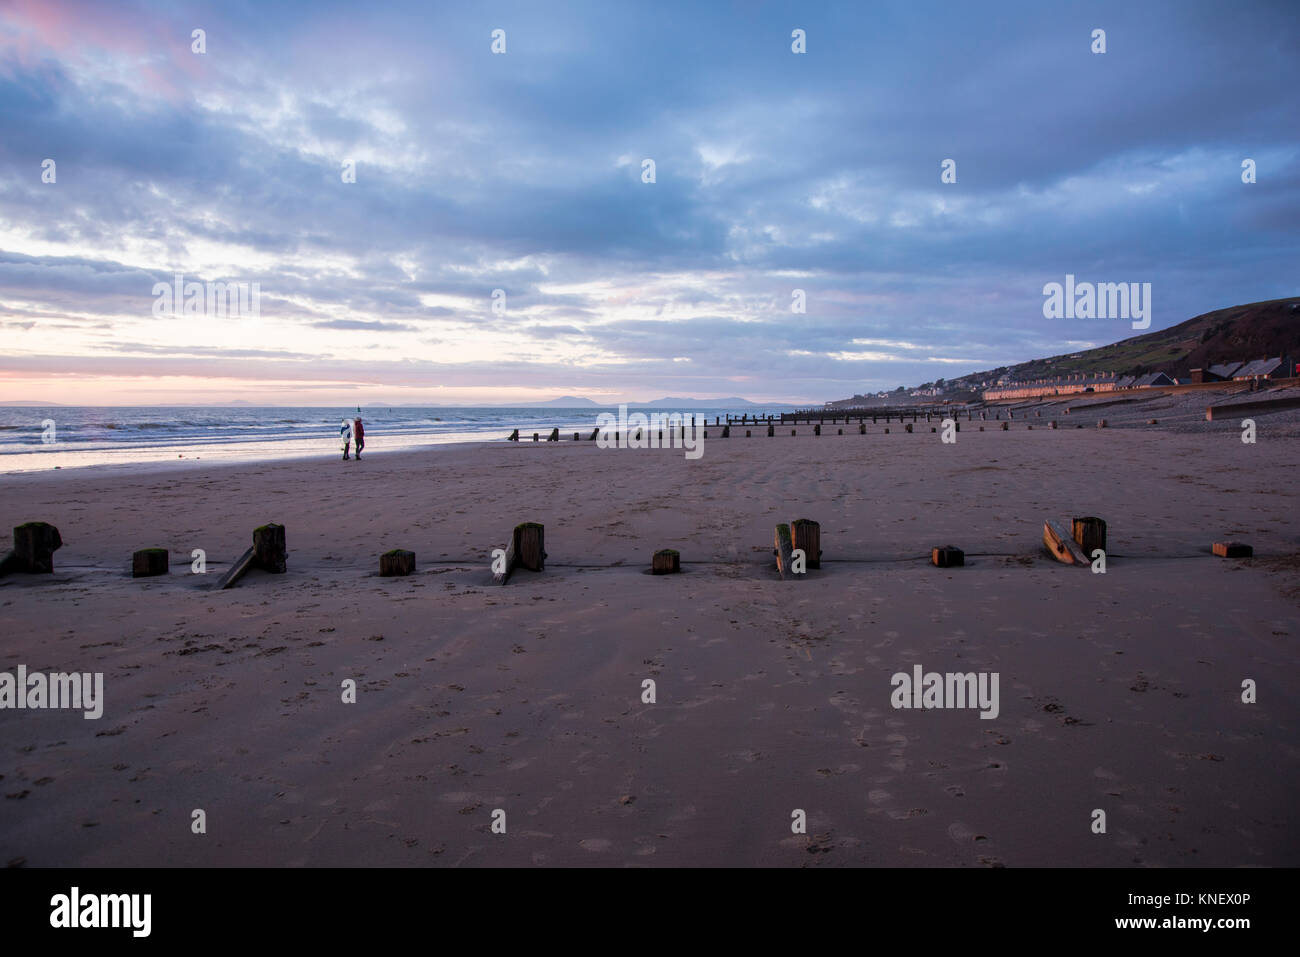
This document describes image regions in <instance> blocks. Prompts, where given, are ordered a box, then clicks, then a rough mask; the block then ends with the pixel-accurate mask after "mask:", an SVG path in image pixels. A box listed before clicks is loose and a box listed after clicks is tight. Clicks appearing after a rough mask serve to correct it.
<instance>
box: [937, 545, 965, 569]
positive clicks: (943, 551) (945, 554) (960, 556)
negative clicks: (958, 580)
mask: <svg viewBox="0 0 1300 957" xmlns="http://www.w3.org/2000/svg"><path fill="white" fill-rule="evenodd" d="M930 564H931V565H934V566H935V567H936V568H955V567H957V566H958V565H965V564H966V553H965V552H963V551H962V550H961V549H960V548H957V547H956V546H954V545H936V546H935V547H934V548H932V549H930Z"/></svg>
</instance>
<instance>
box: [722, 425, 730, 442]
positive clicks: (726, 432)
mask: <svg viewBox="0 0 1300 957" xmlns="http://www.w3.org/2000/svg"><path fill="white" fill-rule="evenodd" d="M722 437H723V438H724V439H729V438H731V426H730V425H724V426H723V427H722Z"/></svg>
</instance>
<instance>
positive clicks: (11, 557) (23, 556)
mask: <svg viewBox="0 0 1300 957" xmlns="http://www.w3.org/2000/svg"><path fill="white" fill-rule="evenodd" d="M62 547H63V537H62V536H61V535H60V534H59V530H58V529H57V528H55V527H54V526H53V525H51V524H50V523H49V522H24V523H23V524H22V525H17V526H15V527H14V550H13V551H12V552H10V553H9V554H8V555H7V556H5V558H4V560H3V561H0V574H7V573H8V572H26V573H27V574H29V575H51V574H53V573H54V553H55V552H56V551H58V550H59V549H60V548H62Z"/></svg>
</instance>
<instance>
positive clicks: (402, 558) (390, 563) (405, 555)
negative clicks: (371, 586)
mask: <svg viewBox="0 0 1300 957" xmlns="http://www.w3.org/2000/svg"><path fill="white" fill-rule="evenodd" d="M413 571H415V552H408V551H406V550H404V549H401V548H394V549H393V550H392V551H388V552H384V554H382V555H380V556H379V574H380V576H381V577H383V578H394V577H401V576H404V575H409V574H411V573H412V572H413Z"/></svg>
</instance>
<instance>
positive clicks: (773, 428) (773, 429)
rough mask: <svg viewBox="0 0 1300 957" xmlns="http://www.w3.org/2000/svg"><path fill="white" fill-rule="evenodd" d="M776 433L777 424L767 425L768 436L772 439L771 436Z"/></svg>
mask: <svg viewBox="0 0 1300 957" xmlns="http://www.w3.org/2000/svg"><path fill="white" fill-rule="evenodd" d="M774 435H776V426H775V425H769V426H768V427H767V437H768V438H769V439H770V438H771V437H772V436H774Z"/></svg>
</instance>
